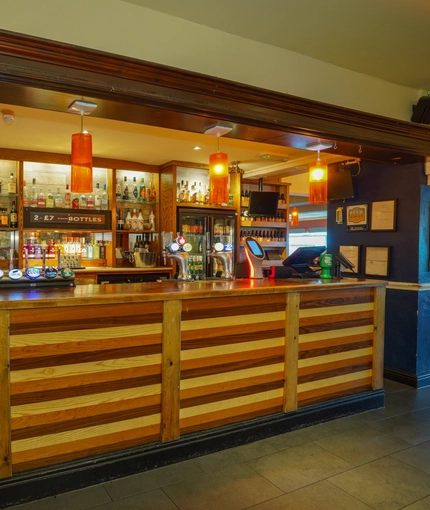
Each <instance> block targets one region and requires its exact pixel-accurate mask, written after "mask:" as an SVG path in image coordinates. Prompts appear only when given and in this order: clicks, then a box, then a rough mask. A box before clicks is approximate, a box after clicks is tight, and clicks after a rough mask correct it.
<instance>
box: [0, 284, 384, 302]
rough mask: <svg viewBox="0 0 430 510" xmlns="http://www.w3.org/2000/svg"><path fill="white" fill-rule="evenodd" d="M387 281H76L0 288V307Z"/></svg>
mask: <svg viewBox="0 0 430 510" xmlns="http://www.w3.org/2000/svg"><path fill="white" fill-rule="evenodd" d="M386 285H387V282H385V281H381V280H366V279H356V278H344V279H340V280H337V279H331V280H320V279H307V280H301V279H295V278H290V279H266V278H264V279H261V280H259V279H255V280H251V279H246V278H244V279H237V280H234V281H228V280H205V281H193V282H174V281H160V282H147V283H132V284H110V285H79V286H77V287H74V288H73V287H72V288H69V287H59V288H53V287H49V288H22V287H21V288H19V287H18V286H17V288H16V289H14V288H8V289H4V290H3V289H1V285H0V309H3V310H5V309H24V308H48V307H59V306H82V305H97V304H100V305H102V304H103V305H106V304H113V303H125V302H128V303H133V302H134V303H138V302H146V301H148V302H149V301H171V300H177V299H196V298H197V299H199V298H219V297H224V296H243V295H253V294H262V295H264V294H282V293H290V292H306V291H323V290H324V289H331V290H333V289H334V288H336V287H338V288H341V289H348V288H350V289H351V291H353V290H352V289H354V288H362V287H385V286H386Z"/></svg>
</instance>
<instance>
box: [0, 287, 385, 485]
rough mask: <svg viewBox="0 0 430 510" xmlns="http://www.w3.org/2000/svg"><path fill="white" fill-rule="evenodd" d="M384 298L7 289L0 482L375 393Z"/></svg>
mask: <svg viewBox="0 0 430 510" xmlns="http://www.w3.org/2000/svg"><path fill="white" fill-rule="evenodd" d="M384 296H385V282H376V281H366V280H362V281H359V280H354V279H350V280H349V279H345V280H341V281H336V282H335V281H333V282H322V281H320V280H316V281H311V282H293V281H291V280H261V281H260V280H237V281H235V282H226V281H208V282H201V283H198V282H194V283H168V282H163V283H145V284H132V285H109V286H100V285H88V286H78V287H76V288H75V289H68V288H63V289H58V290H54V289H49V290H48V289H47V290H45V289H44V290H23V289H22V290H16V291H15V290H13V289H12V290H5V291H3V292H2V300H1V301H0V316H1V321H0V335H1V348H0V356H1V359H0V369H1V370H0V377H1V384H2V392H1V398H0V419H1V421H2V422H1V424H0V425H1V434H0V445H1V452H0V453H1V457H0V458H1V464H0V477H1V478H7V477H12V478H13V475H15V474H16V473H20V472H24V471H28V470H31V469H34V468H41V467H47V466H53V465H57V464H59V463H65V462H68V461H71V460H76V459H85V458H88V457H89V456H94V455H103V454H106V453H108V452H114V451H121V450H125V449H128V448H131V447H136V446H139V445H145V444H158V443H159V444H165V443H171V442H175V441H177V440H178V439H179V438H181V437H183V436H185V435H187V434H190V433H198V432H200V431H205V430H208V429H216V428H219V427H223V426H226V425H231V424H236V423H242V422H246V421H248V420H251V419H254V418H259V417H262V416H271V415H273V416H277V415H279V414H282V413H295V412H297V410H299V409H300V408H302V407H305V406H309V405H311V404H315V403H318V402H323V401H327V402H331V401H336V399H340V398H343V397H345V396H348V395H353V394H357V393H363V392H372V391H375V390H379V389H381V388H382V363H383V360H382V356H383V338H384V331H383V324H384ZM8 328H9V334H8ZM9 366H10V373H9ZM9 381H10V385H9Z"/></svg>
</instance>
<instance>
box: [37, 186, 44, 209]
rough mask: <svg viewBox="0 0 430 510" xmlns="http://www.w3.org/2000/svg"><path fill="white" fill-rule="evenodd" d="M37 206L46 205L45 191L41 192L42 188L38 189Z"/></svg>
mask: <svg viewBox="0 0 430 510" xmlns="http://www.w3.org/2000/svg"><path fill="white" fill-rule="evenodd" d="M37 207H46V197H45V193H43V188H40V189H39V194H38V195H37Z"/></svg>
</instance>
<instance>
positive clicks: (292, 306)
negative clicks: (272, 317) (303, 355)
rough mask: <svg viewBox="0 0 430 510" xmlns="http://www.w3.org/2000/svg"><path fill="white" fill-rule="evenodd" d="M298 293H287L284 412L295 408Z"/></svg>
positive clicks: (297, 353)
mask: <svg viewBox="0 0 430 510" xmlns="http://www.w3.org/2000/svg"><path fill="white" fill-rule="evenodd" d="M299 306H300V293H299V292H290V293H287V307H286V325H285V377H284V381H285V383H284V384H285V386H284V412H285V413H287V412H291V411H295V410H296V409H297V374H298V356H299Z"/></svg>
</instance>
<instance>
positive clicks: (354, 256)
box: [339, 245, 360, 273]
mask: <svg viewBox="0 0 430 510" xmlns="http://www.w3.org/2000/svg"><path fill="white" fill-rule="evenodd" d="M339 253H342V255H344V256H345V257H346V258H347V259H348V260H349V261H350V262H351V263H352V264H354V266H355V267H354V269H347V268H346V267H344V266H342V271H343V272H345V273H359V272H360V271H359V263H360V260H359V254H360V246H359V245H351V246H345V245H341V246H339Z"/></svg>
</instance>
